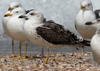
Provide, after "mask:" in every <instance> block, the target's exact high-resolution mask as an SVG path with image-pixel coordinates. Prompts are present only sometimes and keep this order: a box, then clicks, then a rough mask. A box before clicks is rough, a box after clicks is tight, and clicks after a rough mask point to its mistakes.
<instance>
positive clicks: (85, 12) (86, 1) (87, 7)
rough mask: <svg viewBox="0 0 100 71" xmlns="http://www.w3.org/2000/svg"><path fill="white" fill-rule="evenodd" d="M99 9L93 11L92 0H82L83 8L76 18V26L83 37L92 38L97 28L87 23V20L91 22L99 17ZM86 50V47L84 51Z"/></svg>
mask: <svg viewBox="0 0 100 71" xmlns="http://www.w3.org/2000/svg"><path fill="white" fill-rule="evenodd" d="M98 13H99V11H97V10H96V11H95V12H93V6H92V3H91V1H90V0H83V1H82V2H81V9H80V11H79V12H78V14H77V16H76V18H75V27H76V30H77V31H78V32H79V34H80V35H81V36H82V37H83V39H91V38H92V36H93V35H94V34H95V31H96V29H95V28H94V27H93V26H87V25H85V23H86V22H90V21H93V20H95V19H96V18H99V14H98ZM83 52H84V47H83V49H82V53H83Z"/></svg>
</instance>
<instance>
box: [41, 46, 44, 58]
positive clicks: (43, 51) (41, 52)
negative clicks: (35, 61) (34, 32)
mask: <svg viewBox="0 0 100 71" xmlns="http://www.w3.org/2000/svg"><path fill="white" fill-rule="evenodd" d="M43 53H44V48H43V47H42V52H41V60H42V59H43Z"/></svg>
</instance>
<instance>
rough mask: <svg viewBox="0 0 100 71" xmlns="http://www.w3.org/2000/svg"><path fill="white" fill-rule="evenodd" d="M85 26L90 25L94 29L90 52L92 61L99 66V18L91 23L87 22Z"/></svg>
mask: <svg viewBox="0 0 100 71" xmlns="http://www.w3.org/2000/svg"><path fill="white" fill-rule="evenodd" d="M86 25H87V26H88V25H91V26H93V27H94V28H96V29H97V30H96V33H95V35H94V36H93V37H92V39H91V43H90V44H91V50H92V55H93V60H94V61H96V62H97V63H98V64H100V60H99V59H100V18H99V19H96V20H94V21H92V22H87V23H86Z"/></svg>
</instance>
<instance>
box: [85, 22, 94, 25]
mask: <svg viewBox="0 0 100 71" xmlns="http://www.w3.org/2000/svg"><path fill="white" fill-rule="evenodd" d="M85 25H93V23H92V22H87V23H85Z"/></svg>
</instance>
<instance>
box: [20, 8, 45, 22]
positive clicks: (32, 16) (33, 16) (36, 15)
mask: <svg viewBox="0 0 100 71" xmlns="http://www.w3.org/2000/svg"><path fill="white" fill-rule="evenodd" d="M19 18H27V19H28V20H38V21H43V20H44V16H43V14H42V13H41V12H40V11H37V10H31V11H30V12H29V13H27V14H26V15H25V16H23V15H22V16H20V17H19Z"/></svg>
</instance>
